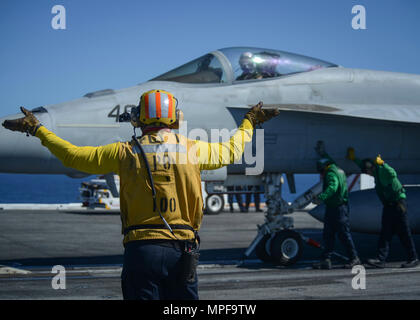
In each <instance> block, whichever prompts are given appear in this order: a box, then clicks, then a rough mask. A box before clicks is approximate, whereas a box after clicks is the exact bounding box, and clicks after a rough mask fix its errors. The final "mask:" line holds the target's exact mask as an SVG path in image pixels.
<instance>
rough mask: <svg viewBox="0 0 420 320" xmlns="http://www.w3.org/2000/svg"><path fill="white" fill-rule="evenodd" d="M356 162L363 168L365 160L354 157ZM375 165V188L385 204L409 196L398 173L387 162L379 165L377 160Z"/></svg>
mask: <svg viewBox="0 0 420 320" xmlns="http://www.w3.org/2000/svg"><path fill="white" fill-rule="evenodd" d="M354 162H355V163H356V164H357V165H358V166H359V167H360V168H361V169H363V162H362V161H361V160H360V159H354ZM374 166H375V172H374V174H373V177H374V178H375V190H376V193H377V194H378V197H379V199H380V200H381V202H382V203H383V204H384V205H386V204H389V203H394V202H397V201H398V200H400V199H405V198H407V196H406V194H405V190H404V188H403V186H402V184H401V182H400V181H399V180H398V178H397V173H396V172H395V170H394V169H393V168H392V167H391V166H389V165H388V164H386V163H384V164H382V165H378V164H376V163H375V162H374Z"/></svg>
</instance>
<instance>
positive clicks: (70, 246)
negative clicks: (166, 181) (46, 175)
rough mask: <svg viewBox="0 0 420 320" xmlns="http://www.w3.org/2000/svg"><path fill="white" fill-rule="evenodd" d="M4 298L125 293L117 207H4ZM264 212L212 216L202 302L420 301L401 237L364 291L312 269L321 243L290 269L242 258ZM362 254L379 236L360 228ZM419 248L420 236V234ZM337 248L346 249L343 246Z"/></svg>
mask: <svg viewBox="0 0 420 320" xmlns="http://www.w3.org/2000/svg"><path fill="white" fill-rule="evenodd" d="M294 217H295V227H296V229H298V230H299V231H302V232H303V233H304V234H305V235H306V236H308V237H311V238H313V239H315V240H318V241H319V240H321V238H322V223H320V222H318V221H316V220H314V219H313V218H312V217H310V216H309V215H308V214H306V213H305V212H298V213H295V214H294ZM0 221H1V222H0V265H2V266H0V299H101V300H102V299H121V298H122V295H121V290H120V273H121V264H122V253H123V247H122V243H121V240H122V237H121V234H120V228H121V224H120V218H119V215H118V213H110V212H97V211H93V212H89V211H58V210H26V211H23V210H0ZM263 222H264V215H263V214H262V213H255V212H249V213H236V212H235V213H229V212H223V213H221V214H220V215H206V216H205V217H204V221H203V225H202V229H201V232H200V234H201V240H202V245H201V259H200V265H199V267H198V274H199V294H200V298H201V299H202V300H207V299H217V300H219V299H222V300H223V299H230V300H254V299H255V300H258V299H264V300H271V299H419V298H420V287H419V285H418V284H419V283H420V267H418V268H414V269H401V268H399V265H400V264H401V262H402V261H404V259H405V252H404V250H403V249H402V247H401V245H400V243H399V241H398V239H397V238H396V237H395V239H394V240H393V243H392V247H391V256H390V261H391V262H390V263H389V266H388V268H386V269H370V268H368V267H367V268H366V289H365V290H355V289H353V288H352V285H351V284H352V278H353V277H354V276H355V275H354V274H352V273H351V270H348V269H344V268H343V267H342V262H340V261H336V262H337V265H336V267H335V268H334V269H333V270H322V271H321V270H313V269H312V268H311V265H312V263H313V262H314V260H316V259H317V258H318V256H319V254H320V252H319V249H316V248H312V247H309V246H307V245H305V249H304V253H303V257H302V259H301V261H300V262H299V263H298V264H296V265H294V266H292V267H288V268H285V267H279V266H274V265H270V264H267V263H262V262H261V261H259V260H258V259H256V257H255V256H251V257H250V258H249V259H248V260H246V261H245V262H244V263H243V264H239V262H240V260H241V257H242V254H243V252H244V251H245V249H246V248H247V247H248V245H249V244H250V242H251V241H252V240H253V238H254V237H255V235H256V224H262V223H263ZM353 235H354V240H355V243H356V247H357V248H358V250H359V253H360V256H361V258H362V259H363V260H366V259H367V258H369V257H372V256H374V254H375V249H376V241H377V235H365V234H359V233H354V234H353ZM415 241H416V246H417V248H418V249H419V248H420V236H415ZM337 251H338V252H340V253H344V252H343V250H342V247H341V246H340V245H337ZM53 265H63V266H65V267H66V289H65V290H54V289H53V288H52V286H51V282H52V278H53V276H55V274H52V273H51V268H52V266H53Z"/></svg>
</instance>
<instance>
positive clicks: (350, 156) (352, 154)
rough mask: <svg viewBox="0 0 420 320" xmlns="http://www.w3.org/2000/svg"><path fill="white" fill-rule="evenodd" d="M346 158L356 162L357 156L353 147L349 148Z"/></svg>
mask: <svg viewBox="0 0 420 320" xmlns="http://www.w3.org/2000/svg"><path fill="white" fill-rule="evenodd" d="M346 158H347V159H349V160H352V161H354V159H356V154H355V151H354V148H353V147H348V148H347V154H346Z"/></svg>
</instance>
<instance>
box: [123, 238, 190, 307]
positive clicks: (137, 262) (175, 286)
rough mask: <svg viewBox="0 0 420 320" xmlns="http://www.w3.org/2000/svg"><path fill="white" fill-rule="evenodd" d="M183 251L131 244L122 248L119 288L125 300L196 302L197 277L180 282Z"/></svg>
mask: <svg viewBox="0 0 420 320" xmlns="http://www.w3.org/2000/svg"><path fill="white" fill-rule="evenodd" d="M181 257H182V250H181V249H180V248H177V247H175V246H173V247H169V246H166V245H161V244H150V243H146V241H133V242H129V243H127V244H126V246H125V251H124V265H123V270H122V274H121V287H122V293H123V298H124V300H198V281H197V277H196V279H195V281H194V282H193V283H188V282H185V281H183V280H182V278H181V277H180V274H181V273H182V270H183V264H182V258H181Z"/></svg>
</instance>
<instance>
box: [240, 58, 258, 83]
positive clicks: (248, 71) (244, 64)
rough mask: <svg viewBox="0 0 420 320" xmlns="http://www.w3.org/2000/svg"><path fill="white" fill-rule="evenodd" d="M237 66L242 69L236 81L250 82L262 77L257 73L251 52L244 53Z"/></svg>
mask: <svg viewBox="0 0 420 320" xmlns="http://www.w3.org/2000/svg"><path fill="white" fill-rule="evenodd" d="M239 66H240V67H241V69H242V74H241V75H240V76H239V77H237V78H236V80H251V79H262V76H261V75H260V74H259V73H258V72H257V67H256V63H255V61H254V55H253V54H252V53H251V52H244V53H242V54H241V56H240V58H239Z"/></svg>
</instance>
